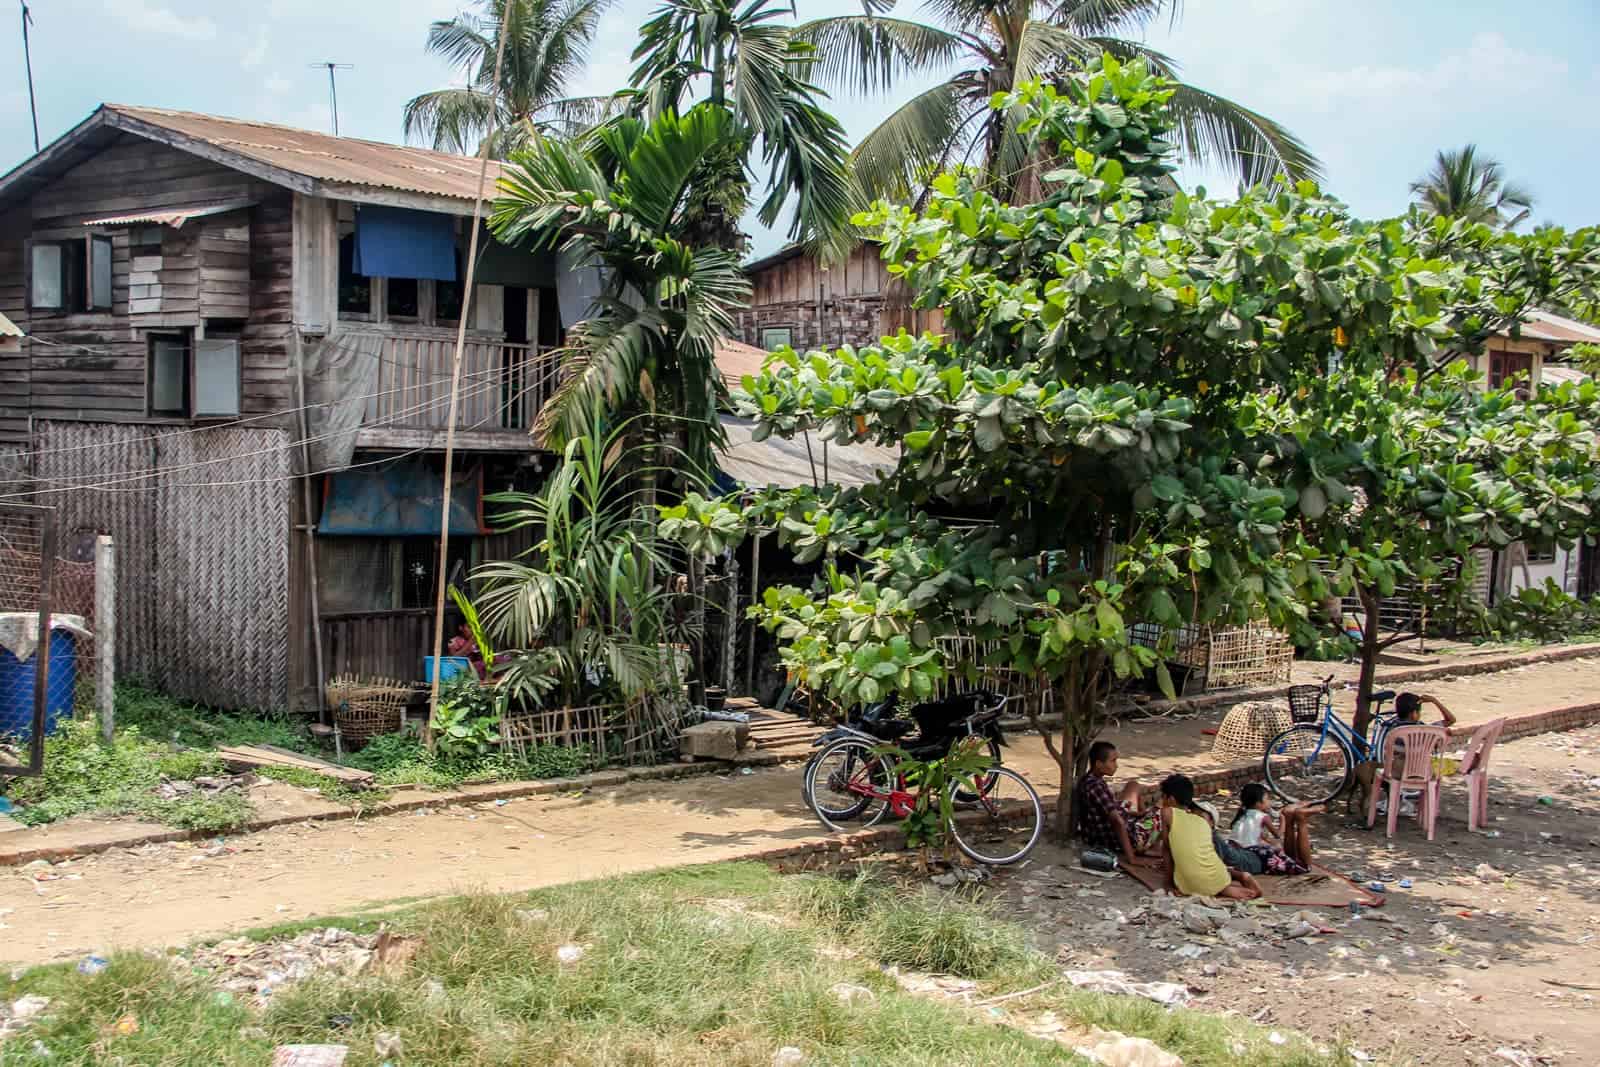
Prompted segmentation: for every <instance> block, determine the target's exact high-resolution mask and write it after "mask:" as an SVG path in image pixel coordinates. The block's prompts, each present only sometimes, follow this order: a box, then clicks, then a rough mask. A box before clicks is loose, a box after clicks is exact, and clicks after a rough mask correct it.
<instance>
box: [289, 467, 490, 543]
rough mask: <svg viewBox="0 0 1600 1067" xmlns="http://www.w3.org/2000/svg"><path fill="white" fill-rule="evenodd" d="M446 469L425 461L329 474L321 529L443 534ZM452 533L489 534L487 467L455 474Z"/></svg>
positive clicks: (375, 534) (401, 534)
mask: <svg viewBox="0 0 1600 1067" xmlns="http://www.w3.org/2000/svg"><path fill="white" fill-rule="evenodd" d="M443 503H444V472H443V471H442V470H439V469H438V468H435V467H434V466H432V465H431V464H429V463H427V462H425V461H421V460H409V461H407V460H402V461H400V462H397V463H395V464H393V465H392V466H388V467H376V468H374V467H367V468H362V469H359V470H347V471H339V472H338V473H336V474H330V475H328V477H327V479H326V480H325V481H324V482H323V489H322V521H321V522H319V523H318V524H317V532H318V533H319V534H325V535H329V536H342V537H358V536H359V537H419V536H433V537H437V536H439V508H440V506H441V505H442V504H443ZM450 532H451V533H452V534H455V535H467V536H470V535H473V534H483V533H488V532H489V531H488V528H487V527H485V526H484V523H483V470H482V469H481V468H478V469H475V470H469V471H465V472H459V471H458V472H457V473H456V476H455V488H454V489H453V490H452V491H451V494H450Z"/></svg>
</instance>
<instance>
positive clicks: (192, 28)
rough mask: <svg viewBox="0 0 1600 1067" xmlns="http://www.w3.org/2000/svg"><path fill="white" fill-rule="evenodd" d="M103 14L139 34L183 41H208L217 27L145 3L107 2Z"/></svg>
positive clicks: (137, 0)
mask: <svg viewBox="0 0 1600 1067" xmlns="http://www.w3.org/2000/svg"><path fill="white" fill-rule="evenodd" d="M106 12H107V13H108V14H110V15H111V16H112V17H113V18H117V19H120V20H121V21H123V22H124V23H126V24H127V25H128V26H130V27H131V28H133V29H135V30H138V31H140V32H141V33H151V34H156V35H158V36H163V37H178V38H182V39H183V40H186V41H209V40H212V39H213V38H215V37H216V36H217V24H216V23H214V22H212V21H211V20H210V19H208V18H203V17H196V18H189V17H186V16H183V15H180V14H178V13H177V12H176V11H173V10H172V9H171V8H167V7H160V6H158V5H156V4H153V3H149V2H148V0H107V2H106Z"/></svg>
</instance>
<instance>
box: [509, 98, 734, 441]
mask: <svg viewBox="0 0 1600 1067" xmlns="http://www.w3.org/2000/svg"><path fill="white" fill-rule="evenodd" d="M732 136H734V119H733V116H732V115H731V114H730V113H729V112H728V110H727V109H726V108H722V107H718V106H716V105H714V104H709V103H707V104H701V105H698V106H696V107H693V108H691V109H690V110H689V111H688V112H686V113H685V114H683V115H678V114H677V113H676V112H673V111H671V110H667V111H663V112H661V113H660V114H659V115H657V116H656V117H655V118H654V119H653V120H651V121H649V122H646V121H644V120H642V119H639V118H635V117H632V116H622V117H619V118H616V119H614V120H612V121H610V122H608V123H606V124H604V125H603V126H600V127H598V128H596V129H595V130H594V131H593V132H592V133H591V134H589V135H587V136H586V137H584V138H581V139H580V140H578V141H575V142H563V141H556V140H552V139H548V138H544V137H539V136H535V137H534V138H533V140H532V141H531V142H530V144H529V145H528V146H527V147H526V148H524V149H522V150H520V151H519V152H517V153H515V154H514V155H513V157H512V160H511V162H510V164H509V165H508V166H507V167H506V169H505V171H504V173H503V175H502V177H501V179H500V196H499V198H498V199H497V200H496V201H495V206H494V213H493V215H492V216H491V219H490V226H491V228H492V229H493V231H494V233H495V236H496V237H498V238H499V239H500V240H502V241H505V242H507V243H509V244H517V245H524V246H526V247H530V248H555V247H559V248H561V249H564V250H566V251H567V252H568V253H570V254H571V256H572V262H574V263H577V264H581V265H583V266H593V267H599V268H601V272H602V277H603V279H604V288H603V290H602V292H601V294H600V298H599V301H598V303H597V306H596V310H595V312H594V313H593V314H592V315H591V316H590V317H588V318H587V319H585V320H584V321H582V322H579V323H577V324H576V325H575V326H574V327H573V328H572V329H571V330H570V332H569V333H568V337H567V352H566V359H565V362H564V365H563V369H564V376H563V378H562V381H561V385H560V386H559V387H558V388H557V390H556V392H555V394H554V395H553V396H552V397H551V399H550V400H549V402H548V403H547V404H546V405H545V407H544V409H543V410H542V411H541V412H540V414H539V421H538V425H537V431H538V432H539V434H540V435H541V437H542V438H543V439H544V441H545V442H546V444H547V446H548V447H553V448H562V447H564V446H565V444H566V442H567V441H569V440H572V439H574V438H575V437H577V436H579V435H581V434H582V432H583V430H584V427H585V426H586V425H587V420H588V419H589V417H590V412H591V411H592V410H593V409H594V407H595V406H596V405H597V404H599V405H602V406H603V407H604V408H605V409H607V410H610V411H611V412H613V413H614V414H615V415H616V416H617V417H619V418H624V419H625V418H631V417H633V416H637V415H644V416H649V418H648V419H647V420H646V422H645V423H644V425H645V426H646V428H647V429H649V430H650V431H651V432H653V433H655V434H656V435H657V436H660V437H665V436H667V435H673V436H679V435H681V436H682V438H683V440H684V441H685V443H686V446H685V447H686V451H687V453H688V455H689V456H690V458H691V459H692V460H693V461H694V462H695V463H696V464H699V465H701V466H708V465H709V460H710V454H711V447H712V445H713V444H714V443H715V442H716V441H717V440H719V439H720V423H719V422H718V420H717V390H718V389H719V387H720V381H721V379H720V378H719V377H718V375H717V373H716V365H715V358H714V355H715V345H716V341H717V339H718V338H719V337H724V336H727V335H728V334H729V333H730V332H731V331H732V328H733V314H734V311H735V309H736V308H738V307H739V306H741V305H742V304H743V303H744V302H746V301H747V300H748V299H749V293H750V284H749V282H748V281H747V280H746V279H745V277H744V274H743V272H742V271H741V270H740V269H739V261H738V258H737V256H735V255H734V254H733V253H732V252H729V251H728V250H726V249H724V248H721V247H718V246H716V245H714V244H711V245H708V244H703V243H695V242H694V241H693V240H691V239H689V238H688V237H686V236H685V235H687V234H692V233H693V227H692V226H690V225H689V222H688V220H690V219H691V218H693V213H694V212H695V211H696V210H697V209H698V207H699V206H700V201H699V200H697V198H696V192H697V189H696V185H695V181H696V177H697V175H699V174H700V173H701V170H700V168H701V165H702V161H703V160H704V158H705V157H706V156H707V155H710V154H714V153H716V152H718V151H720V150H721V149H723V148H724V147H725V146H726V145H727V144H728V141H729V139H730V137H732ZM658 415H659V416H660V417H659V418H656V416H658Z"/></svg>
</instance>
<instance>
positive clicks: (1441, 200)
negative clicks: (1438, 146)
mask: <svg viewBox="0 0 1600 1067" xmlns="http://www.w3.org/2000/svg"><path fill="white" fill-rule="evenodd" d="M1411 195H1412V196H1413V197H1414V198H1415V199H1416V202H1417V203H1418V204H1419V205H1421V206H1422V209H1423V210H1424V211H1427V212H1428V213H1429V214H1433V215H1442V216H1444V217H1446V218H1452V219H1466V220H1467V221H1469V222H1484V223H1489V224H1491V225H1494V226H1498V227H1502V228H1504V229H1511V228H1513V227H1515V226H1519V225H1521V224H1522V223H1523V222H1524V221H1526V220H1527V218H1528V216H1529V215H1530V214H1532V213H1533V194H1532V193H1531V192H1529V191H1528V190H1527V189H1526V188H1525V187H1523V186H1521V185H1519V184H1517V183H1515V182H1513V181H1511V180H1510V179H1508V178H1507V177H1506V174H1505V167H1504V166H1503V165H1502V164H1501V163H1500V161H1499V160H1497V159H1495V158H1494V157H1493V156H1489V155H1485V154H1483V153H1481V152H1479V151H1478V146H1477V145H1475V144H1469V145H1466V146H1464V147H1462V148H1455V149H1444V150H1442V151H1440V152H1439V154H1438V155H1437V156H1436V157H1434V161H1433V166H1432V167H1430V168H1429V170H1428V173H1426V174H1424V175H1423V176H1422V177H1420V178H1418V179H1417V180H1416V181H1414V182H1412V183H1411Z"/></svg>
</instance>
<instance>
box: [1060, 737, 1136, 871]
mask: <svg viewBox="0 0 1600 1067" xmlns="http://www.w3.org/2000/svg"><path fill="white" fill-rule="evenodd" d="M1116 773H1117V746H1116V745H1113V744H1112V743H1111V742H1110V741H1096V742H1095V743H1094V744H1092V745H1090V746H1089V770H1088V771H1087V772H1086V773H1085V774H1084V775H1083V777H1081V778H1079V779H1078V784H1077V785H1076V786H1074V787H1073V790H1072V812H1073V815H1072V818H1073V823H1074V824H1075V828H1076V830H1077V833H1078V840H1079V841H1082V842H1083V843H1084V844H1085V845H1086V846H1088V847H1090V848H1099V849H1105V850H1106V851H1107V852H1115V853H1116V854H1117V855H1118V856H1120V857H1121V859H1122V862H1123V863H1132V862H1134V858H1135V856H1137V854H1138V852H1139V850H1140V849H1142V848H1144V847H1145V845H1146V844H1147V843H1148V842H1149V839H1150V826H1151V823H1150V820H1149V819H1148V818H1144V819H1141V818H1140V817H1139V814H1138V810H1137V809H1138V804H1139V783H1138V782H1128V783H1127V784H1126V785H1124V786H1123V787H1122V791H1121V792H1120V793H1113V792H1112V791H1111V785H1110V782H1109V781H1108V779H1109V778H1111V776H1112V775H1114V774H1116Z"/></svg>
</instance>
